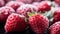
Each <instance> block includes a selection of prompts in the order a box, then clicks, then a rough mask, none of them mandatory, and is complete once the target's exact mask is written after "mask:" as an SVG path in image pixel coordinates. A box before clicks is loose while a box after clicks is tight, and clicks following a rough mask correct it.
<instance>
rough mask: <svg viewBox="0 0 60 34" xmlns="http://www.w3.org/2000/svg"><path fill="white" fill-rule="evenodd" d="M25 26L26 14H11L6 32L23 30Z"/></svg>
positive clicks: (6, 25)
mask: <svg viewBox="0 0 60 34" xmlns="http://www.w3.org/2000/svg"><path fill="white" fill-rule="evenodd" d="M25 28H26V22H25V20H24V16H22V15H19V14H16V13H12V14H11V15H9V17H8V18H7V21H6V24H5V31H6V32H22V31H24V30H25Z"/></svg>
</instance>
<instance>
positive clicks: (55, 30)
mask: <svg viewBox="0 0 60 34" xmlns="http://www.w3.org/2000/svg"><path fill="white" fill-rule="evenodd" d="M49 31H50V34H60V21H59V22H55V23H54V24H53V25H51V26H50V28H49Z"/></svg>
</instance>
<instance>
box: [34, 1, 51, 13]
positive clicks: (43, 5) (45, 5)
mask: <svg viewBox="0 0 60 34" xmlns="http://www.w3.org/2000/svg"><path fill="white" fill-rule="evenodd" d="M50 4H51V3H50V2H49V1H42V2H38V3H33V5H35V6H37V7H38V10H39V11H41V12H45V11H49V10H50V9H51V5H50Z"/></svg>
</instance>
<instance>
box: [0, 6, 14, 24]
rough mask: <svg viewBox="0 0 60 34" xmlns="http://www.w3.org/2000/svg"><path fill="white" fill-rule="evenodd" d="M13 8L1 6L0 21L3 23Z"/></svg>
mask: <svg viewBox="0 0 60 34" xmlns="http://www.w3.org/2000/svg"><path fill="white" fill-rule="evenodd" d="M14 12H15V11H14V9H12V8H11V7H7V6H5V7H1V8H0V22H3V23H5V21H6V19H7V17H8V16H9V15H10V14H11V13H14Z"/></svg>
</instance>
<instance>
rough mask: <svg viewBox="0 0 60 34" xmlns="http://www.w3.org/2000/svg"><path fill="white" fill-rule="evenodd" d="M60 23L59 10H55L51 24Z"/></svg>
mask: <svg viewBox="0 0 60 34" xmlns="http://www.w3.org/2000/svg"><path fill="white" fill-rule="evenodd" d="M58 21H60V8H56V10H55V12H54V14H53V23H55V22H58Z"/></svg>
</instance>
